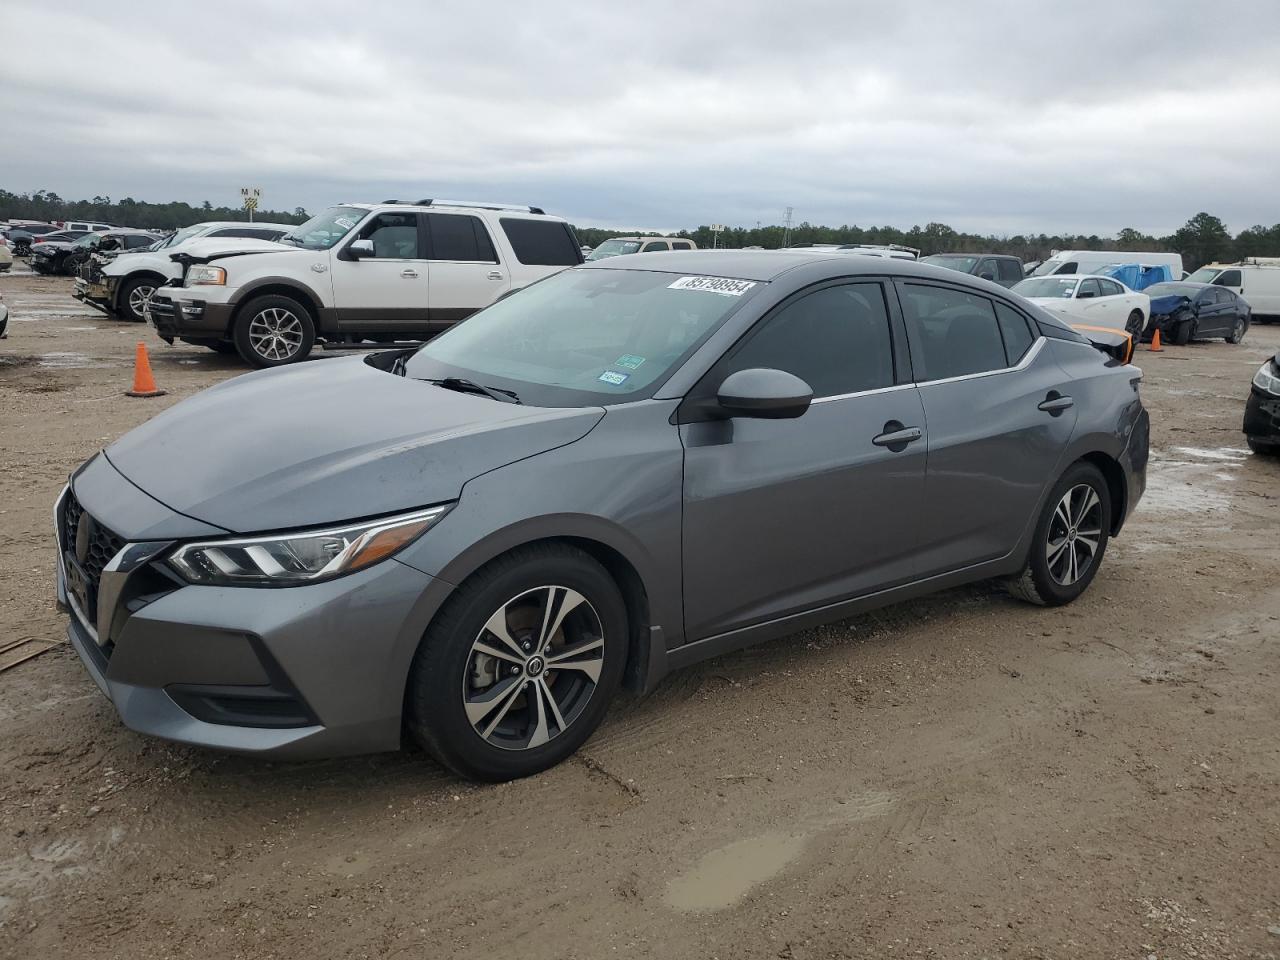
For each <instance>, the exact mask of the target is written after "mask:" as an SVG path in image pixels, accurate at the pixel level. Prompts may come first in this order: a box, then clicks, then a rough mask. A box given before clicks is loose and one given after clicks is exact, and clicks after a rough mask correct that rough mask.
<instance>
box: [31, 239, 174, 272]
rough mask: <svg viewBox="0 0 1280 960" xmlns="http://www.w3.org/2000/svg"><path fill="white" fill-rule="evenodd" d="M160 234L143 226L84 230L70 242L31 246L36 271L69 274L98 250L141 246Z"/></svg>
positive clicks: (140, 248)
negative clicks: (93, 230)
mask: <svg viewBox="0 0 1280 960" xmlns="http://www.w3.org/2000/svg"><path fill="white" fill-rule="evenodd" d="M162 239H163V238H162V237H161V236H160V235H159V234H155V233H148V232H147V231H145V230H126V229H115V230H106V231H102V232H95V233H87V234H85V235H84V236H82V237H81V238H80V239H79V240H75V241H73V242H71V243H66V242H61V241H55V240H47V241H45V242H43V243H37V244H34V245H33V246H32V248H31V269H32V270H34V271H35V272H36V273H46V274H73V273H75V272H76V271H77V270H78V269H79V268H80V266H81V265H82V264H84V263H85V262H87V261H88V259H89V257H90V255H91V254H93V253H95V252H97V251H99V250H145V249H146V248H147V247H149V246H151V245H152V244H154V243H157V242H159V241H160V240H162Z"/></svg>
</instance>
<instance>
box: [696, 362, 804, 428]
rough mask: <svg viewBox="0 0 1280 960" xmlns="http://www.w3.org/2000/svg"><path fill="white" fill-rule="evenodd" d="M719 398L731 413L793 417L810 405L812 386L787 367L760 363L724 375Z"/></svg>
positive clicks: (754, 416) (761, 418) (717, 392)
mask: <svg viewBox="0 0 1280 960" xmlns="http://www.w3.org/2000/svg"><path fill="white" fill-rule="evenodd" d="M716 400H717V401H718V402H719V404H720V407H721V409H722V410H724V411H726V412H727V413H728V414H729V415H730V416H732V417H753V418H756V419H760V420H792V419H794V418H796V417H798V416H801V415H802V414H803V413H804V412H805V411H806V410H808V409H809V404H810V402H811V401H812V400H813V388H812V387H810V386H809V385H808V384H807V383H805V382H804V381H803V380H801V379H800V378H799V377H797V376H794V375H793V374H790V373H787V372H786V371H784V370H772V369H765V368H760V367H757V368H754V369H750V370H739V371H738V372H737V373H731V374H729V376H727V377H725V379H724V383H722V384H720V389H719V390H717V391H716Z"/></svg>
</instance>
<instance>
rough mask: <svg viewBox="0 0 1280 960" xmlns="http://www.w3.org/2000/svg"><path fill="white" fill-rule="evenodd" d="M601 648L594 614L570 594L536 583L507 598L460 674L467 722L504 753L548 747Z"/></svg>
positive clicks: (593, 676)
mask: <svg viewBox="0 0 1280 960" xmlns="http://www.w3.org/2000/svg"><path fill="white" fill-rule="evenodd" d="M604 644H605V638H604V629H603V627H602V625H601V621H600V616H599V614H597V613H596V610H595V607H593V606H592V605H591V602H590V601H589V600H587V598H586V597H584V596H583V595H582V594H581V593H579V592H578V591H576V590H574V589H572V588H570V587H564V586H544V587H535V588H534V589H532V590H526V591H525V592H524V593H521V594H518V595H517V596H515V597H512V598H511V599H510V600H508V601H507V602H506V603H504V604H503V605H502V606H501V607H499V608H498V609H497V610H496V611H494V613H493V614H492V615H491V616H490V617H489V619H488V620H487V621H486V622H485V625H484V627H483V628H481V630H480V633H479V634H478V635H477V636H476V638H475V640H474V641H473V642H472V644H471V652H470V654H469V655H468V657H467V665H466V668H465V670H464V672H463V677H462V705H463V709H464V710H465V711H466V715H467V720H468V721H469V722H470V723H471V726H472V728H473V729H474V730H475V732H476V734H477V735H478V736H480V737H481V738H482V739H483V740H485V741H486V742H488V743H489V744H492V745H493V746H495V747H500V748H502V749H505V750H529V749H533V748H535V747H540V746H542V745H543V744H546V743H548V742H549V741H550V740H552V739H554V738H555V737H558V736H560V735H561V734H562V733H564V732H565V731H566V730H567V729H568V728H569V727H570V725H572V724H573V722H574V721H575V720H576V719H577V718H578V717H579V716H580V715H581V714H582V711H583V710H584V709H585V707H586V705H587V702H588V701H589V700H590V699H591V695H592V693H594V691H595V689H596V685H597V684H598V683H599V681H600V672H601V669H602V668H603V666H604Z"/></svg>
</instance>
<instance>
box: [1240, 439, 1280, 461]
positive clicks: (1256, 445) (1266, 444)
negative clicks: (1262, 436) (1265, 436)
mask: <svg viewBox="0 0 1280 960" xmlns="http://www.w3.org/2000/svg"><path fill="white" fill-rule="evenodd" d="M1245 441H1246V442H1247V443H1248V444H1249V449H1250V450H1252V451H1253V452H1254V453H1256V454H1259V455H1261V456H1264V457H1274V456H1276V455H1277V454H1280V445H1277V444H1275V443H1272V442H1270V441H1267V440H1257V439H1255V438H1253V437H1245Z"/></svg>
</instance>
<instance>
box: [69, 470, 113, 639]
mask: <svg viewBox="0 0 1280 960" xmlns="http://www.w3.org/2000/svg"><path fill="white" fill-rule="evenodd" d="M81 520H87V522H88V527H87V528H86V530H85V536H86V537H87V543H86V546H85V549H84V551H83V557H81V555H80V553H79V552H78V551H77V549H76V548H77V543H78V541H79V539H80V523H81ZM59 546H60V547H61V548H62V552H63V556H64V557H65V558H66V560H67V563H68V564H69V565H72V564H73V565H74V566H75V567H76V568H78V570H79V572H80V573H81V574H83V577H84V586H83V593H82V594H81V593H79V592H76V591H73V592H74V593H75V595H76V602H77V604H78V605H79V606H80V608H81V613H83V614H84V615H85V617H86V618H87V619H88V620H89V623H90V625H91V626H92V627H93V628H94V629H95V630H96V629H97V628H98V625H97V616H98V583H99V581H100V580H101V579H102V569H103V568H104V567H105V566H106V565H107V564H108V563H109V562H110V561H111V558H112V557H114V556H115V555H116V554H117V553H119V552H120V551H121V550H122V549H124V540H123V538H121V537H119V536H117V535H116V534H114V533H112V532H111V531H110V530H108V529H107V528H106V527H104V526H103V525H102V524H100V523H98V522H97V521H96V520H94V519H93V517H91V516H89V515H88V514H86V513H85V511H84V508H83V507H82V506H80V501H79V500H77V499H76V495H75V494H74V493H72V492H71V491H70V490H68V491H67V497H66V500H65V501H64V502H63V506H62V543H60V544H59ZM72 579H74V578H72ZM69 586H70V584H69Z"/></svg>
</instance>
